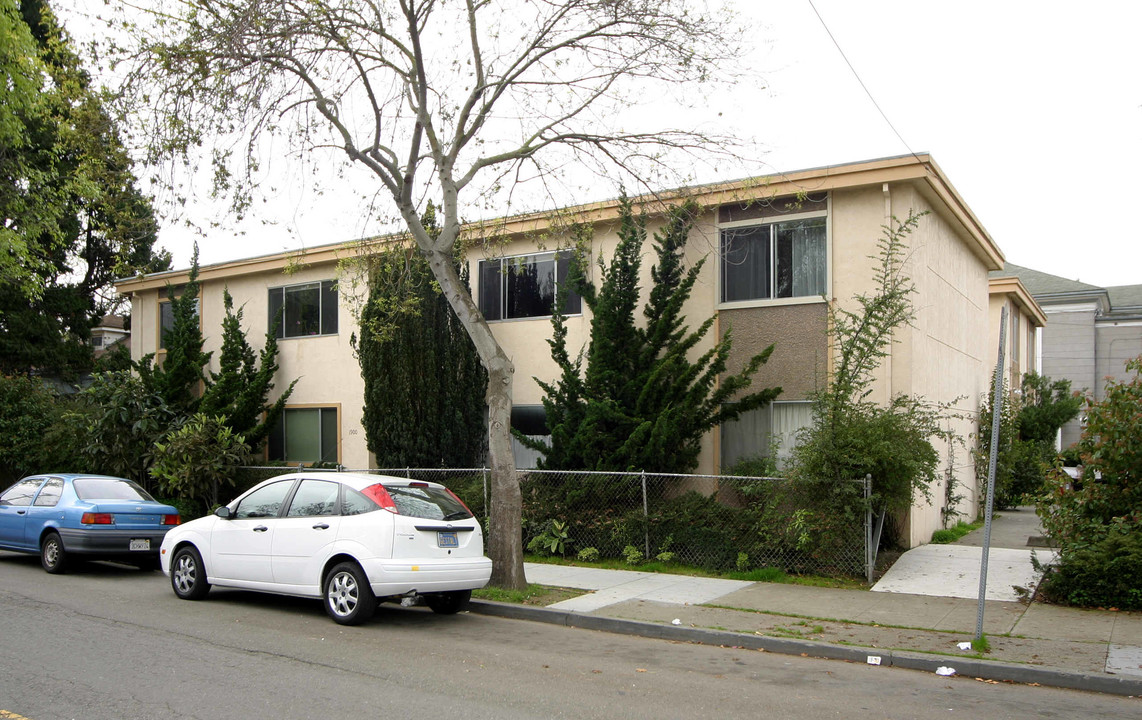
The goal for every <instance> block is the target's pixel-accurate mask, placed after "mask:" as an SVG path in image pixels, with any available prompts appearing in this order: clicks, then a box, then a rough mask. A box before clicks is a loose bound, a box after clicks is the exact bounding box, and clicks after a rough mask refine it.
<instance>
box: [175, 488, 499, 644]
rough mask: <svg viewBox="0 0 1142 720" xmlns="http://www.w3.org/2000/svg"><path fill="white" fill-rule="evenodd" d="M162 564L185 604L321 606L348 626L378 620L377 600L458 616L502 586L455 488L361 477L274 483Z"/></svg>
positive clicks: (202, 527) (197, 525) (178, 544)
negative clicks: (225, 591)
mask: <svg viewBox="0 0 1142 720" xmlns="http://www.w3.org/2000/svg"><path fill="white" fill-rule="evenodd" d="M159 557H160V559H161V562H162V570H163V573H164V574H166V575H168V576H170V579H171V587H172V588H174V592H175V595H178V596H179V597H180V598H183V599H186V600H199V599H201V598H203V597H205V596H206V593H207V592H208V591H209V590H210V586H211V585H218V586H220V587H233V588H243V589H247V590H259V591H262V592H270V593H278V594H282V595H297V596H301V597H313V598H323V600H324V603H325V610H326V612H328V613H329V616H330V617H331V618H333V620H335V621H336V622H338V623H340V624H342V625H356V624H359V623H362V622H365V621H366V620H368V619H369V618H370V617H371V616H372V614H373V611H374V609H375V608H376V605H377V602H378V600H379V599H380V600H386V599H393V600H395V599H400V598H415V597H417V596H419V597H421V598H423V600H424V602H425V604H427V605H428V606H429V607H430V608H431V609H432V610H433V611H435V612H438V613H444V614H452V613H455V612H458V611H460V610H462V609H464V608H465V607H466V606H467V604H468V600H469V598H471V596H472V590H474V589H476V588H481V587H483V586H484V585H485V584H486V583H487V582H488V578H489V577H491V574H492V561H491V560H489V559H488V558H486V557H484V537H483V532H482V531H481V529H480V523H479V522H478V521H477V520H476V518H475V517H473V516H472V513H471V511H469V510H468V508H467V506H465V505H464V503H463V502H461V501H460V499H459V498H457V497H456V496H455V495H454V494H453V493H452V492H451V491H450V490H448V488H446V487H444V486H443V485H438V484H436V483H428V482H417V481H413V480H405V479H401V478H395V477H386V476H382V475H365V474H355V473H318V472H309V473H296V474H290V475H281V476H278V477H275V478H271V479H269V480H266V481H265V482H262V483H260V484H258V485H256V486H254V487H253V488H251V489H250V490H249V491H248V492H246V493H244V494H243V495H241V496H240V497H238V499H237V500H234V501H233V502H231V503H230V504H229V505H225V506H223V507H220V508H218V510H216V511H215V513H214V514H213V515H209V516H207V517H203V518H199V519H197V520H192V521H191V522H188V523H185V524H183V525H179V526H177V527H175V528H174V529H172V530H171V531H170V532H168V533H167V534H166V537H165V538H164V539H163V544H162V548H161V550H160V556H159Z"/></svg>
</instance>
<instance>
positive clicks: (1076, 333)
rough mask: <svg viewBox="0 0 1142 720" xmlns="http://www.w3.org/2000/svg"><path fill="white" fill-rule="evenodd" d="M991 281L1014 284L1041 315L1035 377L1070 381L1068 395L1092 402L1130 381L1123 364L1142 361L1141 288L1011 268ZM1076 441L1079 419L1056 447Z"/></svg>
mask: <svg viewBox="0 0 1142 720" xmlns="http://www.w3.org/2000/svg"><path fill="white" fill-rule="evenodd" d="M992 276H993V279H994V280H995V281H998V280H1000V279H1001V278H1000V276H1006V277H1008V278H1018V279H1019V280H1020V282H1021V283H1022V284H1023V285H1024V286H1025V287H1026V288H1027V290H1028V291H1029V292H1030V293H1031V295H1032V297H1033V298H1034V300H1035V302H1036V303H1037V304H1038V305H1039V306H1040V307H1041V308H1042V310H1043V313H1044V314H1045V317H1046V319H1047V323H1046V326H1045V327H1044V328H1043V330H1042V333H1041V337H1040V339H1039V342H1040V345H1041V350H1040V355H1041V358H1042V360H1041V368H1039V369H1038V371H1039V372H1040V373H1042V374H1043V375H1046V376H1047V377H1050V378H1052V379H1055V380H1070V381H1071V388H1072V389H1073V390H1077V391H1080V392H1084V393H1088V394H1089V395H1091V396H1092V397H1094V399H1096V400H1102V399H1103V397H1104V396H1105V393H1104V391H1105V387H1106V380H1107V379H1108V378H1113V379H1115V380H1119V381H1122V380H1127V379H1128V378H1129V377H1130V376H1129V374H1128V373H1127V372H1126V362H1127V361H1128V360H1131V359H1132V358H1136V357H1138V356H1139V355H1142V285H1119V286H1115V287H1098V286H1096V285H1089V284H1087V283H1084V282H1080V281H1078V280H1069V279H1067V278H1063V277H1059V276H1057V275H1050V274H1048V273H1045V272H1040V271H1038V270H1032V269H1031V268H1026V267H1022V266H1020V265H1015V264H1013V263H1006V265H1005V266H1004V268H1003V269H1002V270H1001V271H997V272H993V273H992ZM1031 369H1034V368H1031ZM1081 435H1082V418H1081V417H1079V418H1076V419H1075V420H1072V421H1071V422H1069V423H1067V424H1066V425H1065V426H1063V429H1062V432H1061V436H1060V440H1059V442H1060V446H1061V447H1062V448H1067V447H1070V446H1071V445H1073V444H1074V443H1076V442H1078V440H1079V438H1080V437H1081Z"/></svg>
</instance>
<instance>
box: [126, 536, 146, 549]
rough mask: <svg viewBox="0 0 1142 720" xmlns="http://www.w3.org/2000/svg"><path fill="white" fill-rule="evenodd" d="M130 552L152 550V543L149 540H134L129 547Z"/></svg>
mask: <svg viewBox="0 0 1142 720" xmlns="http://www.w3.org/2000/svg"><path fill="white" fill-rule="evenodd" d="M127 549H128V550H150V549H151V541H150V539H148V538H143V539H141V540H132V541H131V544H130V545H129V546H128V547H127Z"/></svg>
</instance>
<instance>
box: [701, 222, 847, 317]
mask: <svg viewBox="0 0 1142 720" xmlns="http://www.w3.org/2000/svg"><path fill="white" fill-rule="evenodd" d="M721 235H722V248H721V250H722V258H721V261H722V302H724V303H729V302H739V301H743V300H766V299H770V298H795V297H811V296H814V295H823V294H824V293H825V278H826V274H825V270H826V257H825V256H826V242H825V218H824V217H811V218H805V219H799V220H786V221H783V222H776V223H772V224H767V225H750V226H747V227H731V228H723V229H722V232H721Z"/></svg>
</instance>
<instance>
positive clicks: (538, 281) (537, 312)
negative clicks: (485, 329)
mask: <svg viewBox="0 0 1142 720" xmlns="http://www.w3.org/2000/svg"><path fill="white" fill-rule="evenodd" d="M570 269H571V253H570V252H567V251H564V252H550V253H540V254H538V255H521V256H519V257H511V258H497V259H495V260H481V261H480V312H482V313H483V314H484V319H485V320H507V319H511V318H529V317H544V316H550V315H551V314H552V312H553V311H554V308H555V299H556V297H557V296H558V294H559V289H560V285H561V284H562V283H564V282H566V280H567V274H568V272H569V271H570ZM582 303H583V300H582V298H580V297H579V295H578V294H577V293H575V292H573V291H570V290H568V292H567V293H566V297H565V299H564V302H563V313H564V314H566V315H576V314H578V313H580V312H582Z"/></svg>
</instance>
